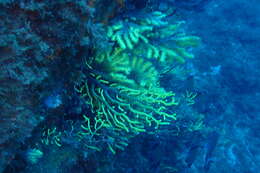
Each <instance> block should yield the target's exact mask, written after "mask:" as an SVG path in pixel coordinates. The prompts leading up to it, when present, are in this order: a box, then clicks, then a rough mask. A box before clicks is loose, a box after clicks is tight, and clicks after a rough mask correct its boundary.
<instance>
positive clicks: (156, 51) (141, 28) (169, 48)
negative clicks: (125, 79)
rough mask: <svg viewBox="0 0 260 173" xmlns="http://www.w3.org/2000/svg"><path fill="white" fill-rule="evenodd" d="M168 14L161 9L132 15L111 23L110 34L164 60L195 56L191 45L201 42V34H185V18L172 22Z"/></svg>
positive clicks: (121, 43)
mask: <svg viewBox="0 0 260 173" xmlns="http://www.w3.org/2000/svg"><path fill="white" fill-rule="evenodd" d="M165 17H167V15H166V14H164V13H162V12H159V11H156V12H153V13H151V14H150V15H148V16H144V17H139V18H136V17H131V18H129V19H127V20H124V21H121V22H119V23H116V24H114V25H112V26H108V29H107V30H108V37H109V38H110V39H111V41H114V42H116V43H117V44H118V45H119V46H120V47H121V48H122V49H130V50H131V49H133V48H135V50H133V51H132V52H131V53H132V54H135V55H140V54H141V55H143V56H144V57H145V58H155V59H157V60H158V61H160V62H161V63H171V62H173V61H177V62H181V63H183V62H184V61H185V59H187V58H193V57H194V56H193V54H192V53H191V52H190V50H189V48H191V47H196V46H198V45H199V43H200V38H199V37H197V36H192V35H191V36H190V35H186V34H185V32H184V31H183V30H182V27H181V26H182V24H184V23H185V22H184V21H176V22H175V23H174V24H172V23H169V22H168V21H167V20H165ZM140 40H142V41H140Z"/></svg>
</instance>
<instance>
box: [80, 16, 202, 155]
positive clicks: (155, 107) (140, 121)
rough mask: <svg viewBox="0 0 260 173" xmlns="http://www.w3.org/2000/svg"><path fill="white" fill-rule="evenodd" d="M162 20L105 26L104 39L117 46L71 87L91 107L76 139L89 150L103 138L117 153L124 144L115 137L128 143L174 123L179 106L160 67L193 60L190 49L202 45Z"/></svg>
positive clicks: (90, 62) (92, 61)
mask: <svg viewBox="0 0 260 173" xmlns="http://www.w3.org/2000/svg"><path fill="white" fill-rule="evenodd" d="M165 17H166V15H165V14H163V13H162V12H153V13H152V14H151V15H148V16H146V17H143V18H134V17H130V18H128V19H125V20H122V21H120V22H118V23H116V24H113V25H111V26H108V29H107V36H108V38H109V39H110V40H111V41H112V42H114V43H115V44H114V47H113V49H112V51H110V52H102V51H99V52H97V53H96V54H95V55H94V57H93V58H89V59H87V61H86V71H85V77H84V78H83V79H82V81H81V83H79V84H78V85H77V86H76V87H75V89H76V91H77V92H78V93H79V94H80V95H81V97H82V98H83V99H84V101H85V103H86V104H88V105H90V107H91V114H92V115H91V116H87V115H84V116H83V117H84V123H83V124H82V125H81V131H80V132H79V134H78V135H79V137H80V139H82V140H83V139H84V140H87V141H88V142H89V143H88V144H86V147H87V148H91V149H94V150H97V151H99V150H100V148H99V147H98V146H97V145H96V143H95V142H93V141H95V136H100V135H104V136H106V138H107V140H106V143H107V146H108V149H109V150H110V151H111V152H112V153H115V148H118V149H123V148H124V147H125V146H127V140H116V138H117V137H115V136H116V135H118V136H120V135H121V136H125V137H126V139H127V138H128V135H129V134H138V133H141V132H146V131H147V129H148V128H149V129H152V128H158V127H159V126H161V125H169V124H170V123H171V122H173V121H174V120H176V113H175V112H174V106H177V105H178V104H179V103H178V101H177V100H176V98H175V94H174V93H173V92H171V91H166V90H165V89H163V88H162V87H161V86H160V79H159V78H160V73H161V71H160V68H159V67H160V66H162V65H163V66H164V67H163V68H165V65H169V66H170V64H171V63H172V62H174V61H176V62H184V60H185V59H186V58H192V57H193V54H192V53H190V52H189V51H188V48H190V47H194V46H197V44H198V43H199V41H200V40H199V38H198V37H196V36H187V35H186V34H185V33H184V32H183V31H181V29H180V28H181V25H182V23H184V22H176V23H175V24H169V23H168V21H166V20H165ZM93 115H94V117H93ZM105 134H106V135H105ZM91 141H92V142H91Z"/></svg>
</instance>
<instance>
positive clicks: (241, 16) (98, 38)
mask: <svg viewBox="0 0 260 173" xmlns="http://www.w3.org/2000/svg"><path fill="white" fill-rule="evenodd" d="M144 8H150V9H156V10H162V11H167V10H168V9H170V8H173V9H174V10H173V12H172V13H173V15H176V16H178V17H179V18H181V19H183V20H185V21H186V25H185V29H186V30H187V32H189V33H192V34H194V35H196V36H199V37H200V38H201V40H202V43H201V46H200V47H199V48H197V49H196V50H195V51H194V54H195V58H194V59H191V60H189V61H187V62H186V64H185V68H186V69H188V72H189V73H188V74H187V75H186V76H185V79H184V80H181V82H180V81H178V80H176V78H173V77H168V78H167V79H166V80H163V81H162V85H163V86H165V88H167V89H172V90H174V91H176V92H177V91H180V92H181V91H184V92H185V91H186V90H188V89H191V88H192V91H194V92H196V93H197V97H196V103H195V104H194V105H192V108H190V107H189V109H187V108H184V109H185V110H182V111H181V112H182V113H183V114H184V115H187V116H186V117H184V118H183V119H182V120H181V121H180V122H178V123H184V124H185V122H186V120H185V118H189V116H192V115H193V113H194V114H196V115H198V114H199V115H203V128H204V129H203V130H202V131H198V132H197V131H192V132H189V131H187V132H186V131H185V130H184V131H185V132H183V133H181V132H180V135H179V136H176V135H173V134H171V133H172V131H171V129H161V131H160V132H159V133H158V134H157V135H151V134H140V135H137V136H135V137H133V138H131V139H130V140H129V141H128V146H126V148H124V150H123V151H118V152H117V153H116V154H112V153H111V152H109V151H107V150H104V151H103V150H102V152H97V151H94V150H90V151H88V150H84V151H83V149H82V146H81V144H79V143H77V141H75V140H73V139H72V135H71V133H70V132H72V131H73V130H70V131H69V130H68V129H70V128H68V126H69V125H70V123H71V122H72V121H73V122H78V121H81V119H77V118H75V117H78V115H80V114H82V112H86V111H87V110H88V109H89V107H88V106H86V105H85V104H83V103H82V102H81V100H80V99H79V98H78V95H77V94H76V93H75V91H74V86H75V82H77V81H79V80H80V79H81V76H82V74H81V73H80V72H81V70H82V64H83V61H84V60H85V59H86V58H88V57H91V56H92V55H93V49H95V50H96V49H97V50H106V49H109V48H110V46H109V45H110V44H111V43H110V42H109V40H107V38H106V37H104V35H106V33H105V30H104V27H103V26H106V25H108V23H109V22H110V21H111V20H114V19H117V18H119V17H120V16H123V15H125V14H126V13H127V15H132V14H134V13H135V12H136V11H138V10H143V9H144ZM259 12H260V1H259V0H251V1H248V0H228V1H226V0H160V1H159V0H157V1H156V0H139V1H138V0H128V1H127V0H125V1H124V0H111V1H107V0H57V1H52V0H43V1H42V0H19V1H15V0H0V173H14V172H16V173H20V172H21V173H28V172H31V173H36V172H37V173H42V172H46V173H85V172H88V173H99V172H103V173H106V172H110V173H111V172H113V173H114V172H115V173H121V172H122V173H139V172H140V173H171V172H172V173H173V172H180V173H203V172H209V173H226V172H232V173H256V172H258V170H260V164H259V163H260V106H259V105H260V79H259V77H260V41H259V40H260V13H259ZM180 109H181V108H180ZM184 124H182V125H181V127H182V128H183V129H185V127H184V126H185V125H186V124H185V125H184ZM187 124H188V122H187ZM54 127H58V128H59V129H62V130H64V133H70V135H71V136H70V137H71V138H66V139H63V140H64V141H66V142H67V145H64V146H62V147H57V146H55V145H54V146H52V145H48V146H41V144H39V141H42V137H43V134H42V129H46V128H50V129H53V128H54ZM173 131H174V130H173ZM55 135H56V134H55ZM56 136H59V134H57V135H56ZM56 136H54V137H53V140H56V138H55V137H56ZM56 142H57V141H56ZM35 148H37V149H39V150H37V152H35V150H34V149H35ZM41 152H42V153H41Z"/></svg>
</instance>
